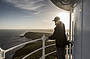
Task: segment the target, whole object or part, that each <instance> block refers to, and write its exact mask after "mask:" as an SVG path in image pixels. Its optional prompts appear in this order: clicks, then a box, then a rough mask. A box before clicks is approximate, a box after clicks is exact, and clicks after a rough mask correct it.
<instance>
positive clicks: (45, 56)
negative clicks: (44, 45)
mask: <svg viewBox="0 0 90 59" xmlns="http://www.w3.org/2000/svg"><path fill="white" fill-rule="evenodd" d="M55 52H56V51H53V52H50V53H48V54H46V55H45V57H46V56H48V55H50V54H53V53H55ZM39 59H42V56H41V57H40V58H39Z"/></svg>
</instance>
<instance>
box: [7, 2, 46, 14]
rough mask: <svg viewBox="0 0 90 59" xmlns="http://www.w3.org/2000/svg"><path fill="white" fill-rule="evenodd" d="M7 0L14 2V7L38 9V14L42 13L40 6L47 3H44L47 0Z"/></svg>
mask: <svg viewBox="0 0 90 59" xmlns="http://www.w3.org/2000/svg"><path fill="white" fill-rule="evenodd" d="M6 1H7V2H9V3H11V4H13V5H14V7H18V8H20V9H25V10H34V11H37V12H36V14H37V13H40V8H43V7H45V6H46V3H44V2H45V0H6ZM38 9H39V10H38ZM38 11H39V12H38Z"/></svg>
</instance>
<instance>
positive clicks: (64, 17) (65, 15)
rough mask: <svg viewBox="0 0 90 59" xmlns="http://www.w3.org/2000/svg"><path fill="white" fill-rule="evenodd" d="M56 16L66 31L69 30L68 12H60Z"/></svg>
mask: <svg viewBox="0 0 90 59" xmlns="http://www.w3.org/2000/svg"><path fill="white" fill-rule="evenodd" d="M56 16H58V17H60V21H62V22H63V23H64V24H65V27H66V29H69V12H60V13H58V14H57V15H56Z"/></svg>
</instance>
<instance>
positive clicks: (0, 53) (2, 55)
mask: <svg viewBox="0 0 90 59" xmlns="http://www.w3.org/2000/svg"><path fill="white" fill-rule="evenodd" d="M0 59H5V52H4V50H3V49H1V48H0Z"/></svg>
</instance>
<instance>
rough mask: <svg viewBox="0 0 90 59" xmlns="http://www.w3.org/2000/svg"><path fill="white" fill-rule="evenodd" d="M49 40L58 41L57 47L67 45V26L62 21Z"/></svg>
mask: <svg viewBox="0 0 90 59" xmlns="http://www.w3.org/2000/svg"><path fill="white" fill-rule="evenodd" d="M49 39H56V47H65V45H66V44H67V38H66V35H65V25H64V24H63V23H62V22H61V21H60V22H58V23H57V24H56V27H55V28H54V33H53V35H51V36H50V37H49Z"/></svg>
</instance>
